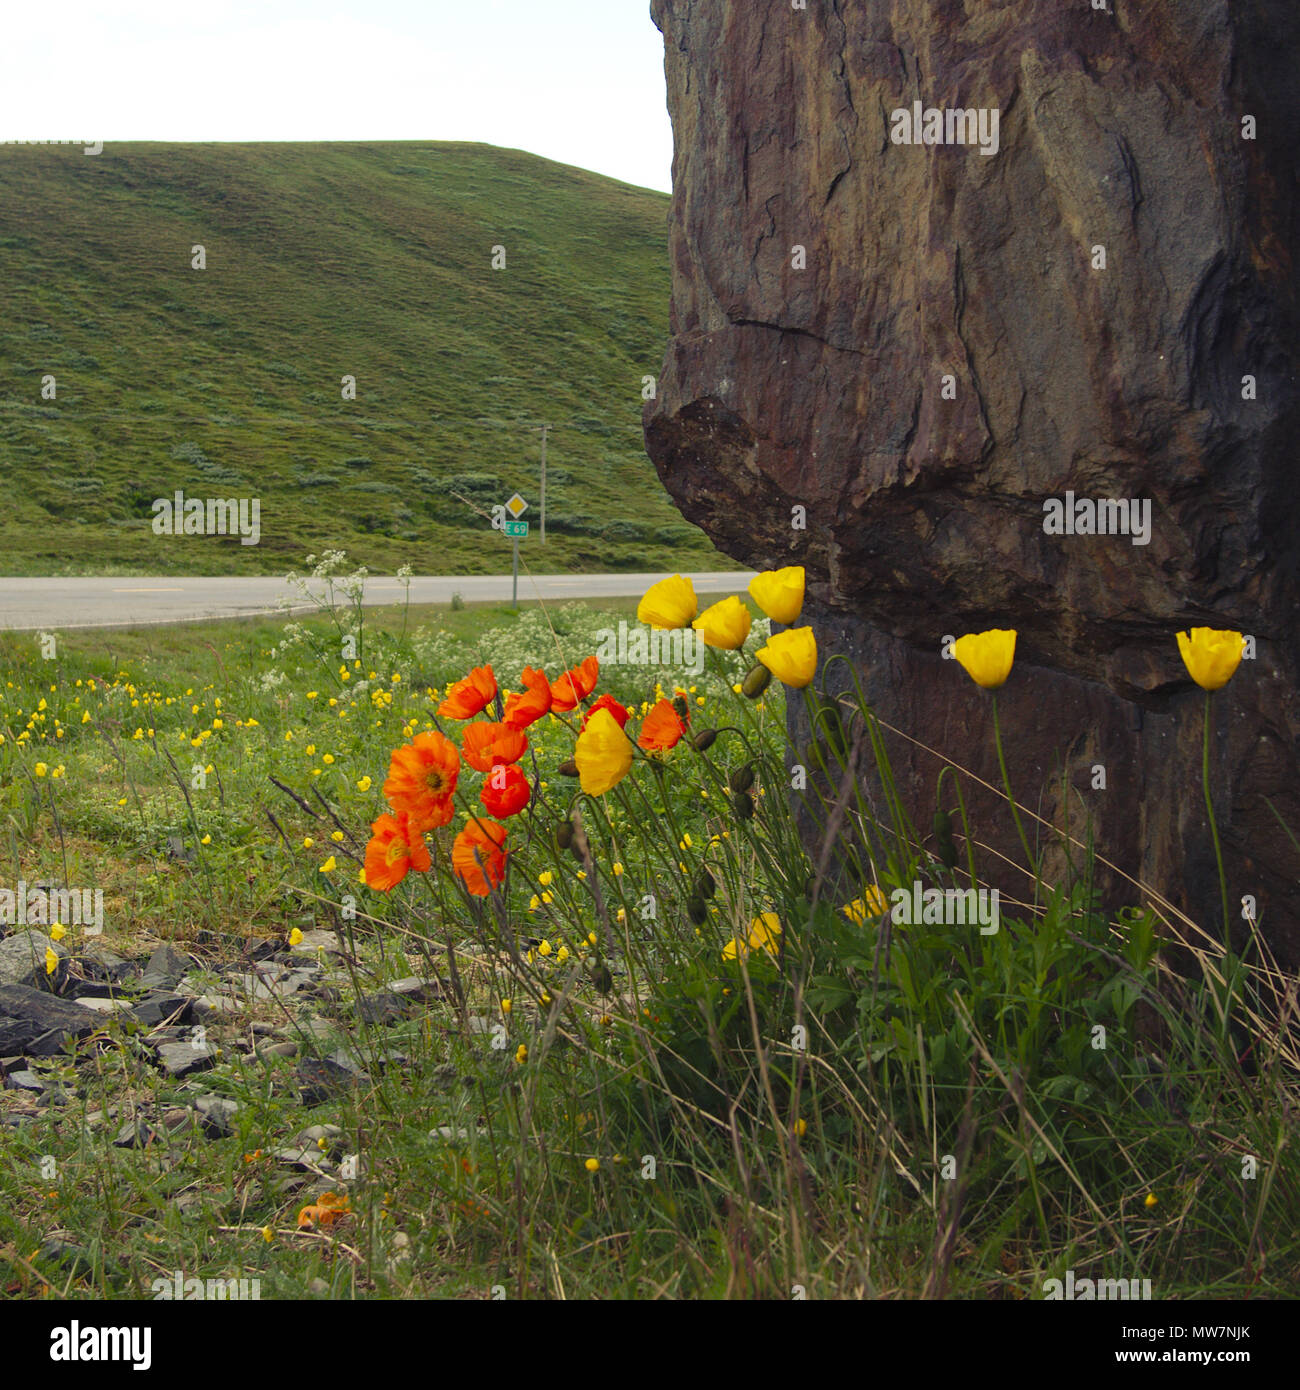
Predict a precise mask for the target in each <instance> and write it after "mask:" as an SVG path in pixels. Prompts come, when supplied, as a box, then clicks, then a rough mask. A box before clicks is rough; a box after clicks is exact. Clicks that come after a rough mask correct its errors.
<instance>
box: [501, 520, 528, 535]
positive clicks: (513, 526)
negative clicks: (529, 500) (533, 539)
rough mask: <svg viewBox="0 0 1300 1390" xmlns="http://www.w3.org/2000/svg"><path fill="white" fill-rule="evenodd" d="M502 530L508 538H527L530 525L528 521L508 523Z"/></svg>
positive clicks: (505, 523) (504, 524)
mask: <svg viewBox="0 0 1300 1390" xmlns="http://www.w3.org/2000/svg"><path fill="white" fill-rule="evenodd" d="M502 529H503V530H504V531H505V533H506V535H507V536H526V535H527V534H528V523H527V522H526V521H507V522H504V523H503V526H502Z"/></svg>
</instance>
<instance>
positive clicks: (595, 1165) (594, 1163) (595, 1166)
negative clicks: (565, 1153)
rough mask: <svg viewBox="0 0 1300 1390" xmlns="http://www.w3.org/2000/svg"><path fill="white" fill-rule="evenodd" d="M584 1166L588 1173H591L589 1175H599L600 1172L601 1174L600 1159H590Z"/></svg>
mask: <svg viewBox="0 0 1300 1390" xmlns="http://www.w3.org/2000/svg"><path fill="white" fill-rule="evenodd" d="M582 1166H583V1167H584V1168H585V1169H586V1170H587V1172H589V1173H599V1172H600V1159H598V1158H589V1159H588V1160H587V1161H586V1162H585V1163H584V1164H583V1165H582Z"/></svg>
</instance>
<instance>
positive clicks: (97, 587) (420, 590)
mask: <svg viewBox="0 0 1300 1390" xmlns="http://www.w3.org/2000/svg"><path fill="white" fill-rule="evenodd" d="M690 577H691V580H692V581H693V582H694V584H695V589H696V592H697V593H701V594H732V593H743V592H744V590H745V586H746V585H747V584H748V583H749V581H750V579H751V578H753V575H752V573H749V572H746V573H740V572H731V573H727V572H723V573H713V574H692V575H691V576H690ZM662 578H663V575H662V573H660V574H538V575H532V576H525V575H522V574H521V575H520V576H519V598H520V601H521V602H524V601H527V600H530V599H538V598H542V599H546V600H548V601H550V602H555V601H557V600H561V601H562V600H564V599H568V598H626V597H639V596H640V595H641V594H643V593H645V591H646V590H647V589H648V588H649V587H650V585H651V584H653V583H654V582H655V581H656V580H657V579H662ZM312 589H313V592H316V593H319V594H322V595H323V593H324V586H323V585H321V584H320V583H319V582H316V583H313V585H312ZM410 593H411V602H412V603H450V602H451V597H452V595H453V594H459V595H460V596H461V598H463V599H464V600H465V602H466V603H482V602H491V603H500V602H502V601H503V600H504V601H506V602H509V600H510V576H509V575H508V574H506V575H463V574H461V575H417V576H415V577H414V578H413V579H412V580H411V590H410ZM404 595H405V589H404V587H403V586H402V585H401V584H399V583H398V582H397V580H396V579H392V578H389V577H387V576H382V575H376V576H372V577H371V578H370V579H368V580H367V581H366V590H365V602H366V605H367V606H368V607H369V606H373V605H375V604H386V603H400V602H401V601H402V599H403V597H404ZM281 598H289V599H292V600H293V601H294V606H295V608H296V609H298V610H303V609H310V607H311V605H310V604H306V605H304V604H303V602H302V595H301V594H300V593H299V592H298V591H297V590H295V589H291V588H290V587H289V585H287V584H286V583H285V582H284V580H283V579H277V578H272V577H270V576H267V577H262V576H243V575H240V576H238V577H231V576H223V577H221V578H214V579H202V578H181V579H177V578H171V577H166V578H157V579H147V578H146V579H120V578H89V579H6V578H3V577H0V630H3V629H5V628H8V629H11V630H14V631H20V632H22V631H36V630H37V629H47V630H51V631H52V630H54V629H68V628H77V627H142V626H145V625H147V624H151V623H183V622H194V621H197V620H200V619H204V618H242V617H250V616H253V615H255V614H258V613H275V612H278V611H279V603H280V600H281Z"/></svg>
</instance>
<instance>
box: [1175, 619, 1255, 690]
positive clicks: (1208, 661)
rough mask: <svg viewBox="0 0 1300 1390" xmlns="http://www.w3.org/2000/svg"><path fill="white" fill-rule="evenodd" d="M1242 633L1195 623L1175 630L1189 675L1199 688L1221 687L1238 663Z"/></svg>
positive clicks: (1231, 675) (1239, 661) (1234, 670)
mask: <svg viewBox="0 0 1300 1390" xmlns="http://www.w3.org/2000/svg"><path fill="white" fill-rule="evenodd" d="M1241 647H1242V638H1241V633H1239V632H1231V631H1226V630H1224V629H1221V628H1214V627H1194V628H1192V630H1191V633H1190V634H1188V633H1186V632H1180V633H1179V634H1178V650H1179V651H1180V652H1181V653H1182V657H1183V664H1184V665H1185V666H1186V667H1187V672H1188V674H1189V675H1190V676H1191V678H1192V679H1193V680H1194V681H1195V682H1196V684H1197V685H1199V686H1200V687H1201V689H1202V690H1222V689H1223V687H1224V686H1225V685H1227V683H1228V682H1229V681H1230V680H1231V679H1232V677H1233V674H1234V673H1235V672H1236V669H1237V667H1238V666H1240V665H1241Z"/></svg>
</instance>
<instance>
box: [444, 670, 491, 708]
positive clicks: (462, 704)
mask: <svg viewBox="0 0 1300 1390" xmlns="http://www.w3.org/2000/svg"><path fill="white" fill-rule="evenodd" d="M496 696H497V678H496V677H495V676H494V675H493V674H492V668H491V667H490V666H475V668H474V669H473V670H472V671H471V672H470V673H469V675H468V676H466V677H465V679H464V680H461V681H457V682H456V684H455V685H453V686H452V688H451V693H450V694H449V695H448V696H447V698H446V699H445V700H444V701H443V702H442V704H440V705H439V706H438V713H439V714H441V715H443V716H444V717H446V718H447V719H473V718H474V716H475V715H476V714H478V713H480V712H481V711H482V710H484V709H486V708H487V706H488V705H489V704H491V703H492V701H493V700H495V699H496Z"/></svg>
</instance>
